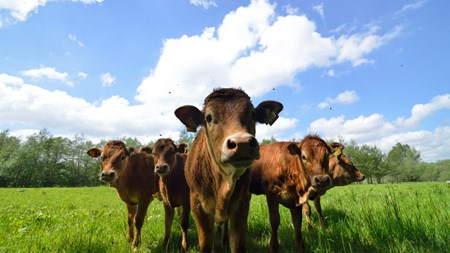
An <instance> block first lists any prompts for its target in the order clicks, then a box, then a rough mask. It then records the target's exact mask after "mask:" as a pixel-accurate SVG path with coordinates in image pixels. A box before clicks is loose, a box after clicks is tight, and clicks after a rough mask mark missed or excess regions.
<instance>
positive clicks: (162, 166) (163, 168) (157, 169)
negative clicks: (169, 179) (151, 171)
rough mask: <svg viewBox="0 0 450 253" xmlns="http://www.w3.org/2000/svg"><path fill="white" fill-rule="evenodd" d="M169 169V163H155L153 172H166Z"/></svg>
mask: <svg viewBox="0 0 450 253" xmlns="http://www.w3.org/2000/svg"><path fill="white" fill-rule="evenodd" d="M168 171H169V165H168V164H167V163H160V164H156V165H155V172H156V173H158V174H166V173H167V172H168Z"/></svg>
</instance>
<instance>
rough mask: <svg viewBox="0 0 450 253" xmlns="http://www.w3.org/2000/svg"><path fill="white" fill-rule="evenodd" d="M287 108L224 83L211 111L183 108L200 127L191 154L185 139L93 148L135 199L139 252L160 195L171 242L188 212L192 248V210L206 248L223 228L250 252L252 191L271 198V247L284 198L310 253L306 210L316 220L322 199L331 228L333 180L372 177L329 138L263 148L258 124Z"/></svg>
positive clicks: (209, 104) (208, 105) (233, 247)
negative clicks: (176, 222)
mask: <svg viewBox="0 0 450 253" xmlns="http://www.w3.org/2000/svg"><path fill="white" fill-rule="evenodd" d="M282 109H283V105H282V104H281V103H279V102H276V101H264V102H261V103H260V104H259V105H258V106H256V107H254V106H253V104H252V102H251V100H250V97H249V96H248V95H247V94H246V93H245V92H244V91H243V90H241V89H234V88H220V89H215V90H214V91H213V92H212V93H211V94H209V95H208V96H207V97H206V98H205V101H204V105H203V108H202V109H198V108H196V107H195V106H191V105H186V106H182V107H179V108H178V109H176V110H175V116H176V117H177V118H178V119H179V120H180V121H181V122H182V123H183V124H184V125H185V126H186V128H187V130H188V131H191V132H197V130H198V132H197V135H196V137H195V139H194V141H193V143H192V145H191V147H190V149H189V151H187V146H186V145H185V144H179V145H178V146H177V145H175V143H174V142H173V141H172V140H171V139H167V138H162V139H159V140H157V141H156V143H155V145H154V146H152V147H143V148H140V149H135V148H131V147H126V146H125V144H124V143H123V142H121V141H109V142H107V143H106V145H105V146H104V147H103V148H102V149H98V148H92V149H89V150H88V152H87V153H88V155H89V156H91V157H100V158H101V168H102V171H101V179H102V180H104V181H106V182H108V183H109V184H110V185H111V186H112V187H114V188H116V189H117V192H118V194H119V197H120V198H121V200H122V201H123V202H125V204H126V207H127V211H128V240H129V241H130V242H132V246H133V248H135V247H137V246H138V245H139V241H140V234H141V229H142V225H143V222H144V218H145V215H146V212H147V209H148V206H149V204H150V202H151V201H152V200H153V199H154V198H157V199H159V200H161V201H162V202H163V205H164V212H165V233H164V239H163V244H164V245H167V244H168V242H169V238H170V233H171V227H172V222H173V219H174V213H175V208H179V209H180V210H181V212H180V223H181V224H180V227H181V240H182V242H181V246H182V250H183V251H187V249H188V241H187V232H188V231H187V230H188V221H189V215H190V213H191V211H192V215H193V218H194V221H195V225H196V228H197V235H198V244H199V248H200V250H201V252H214V250H215V245H214V242H215V230H216V229H217V231H220V234H221V239H222V243H223V244H224V246H226V247H229V249H230V251H231V252H245V251H246V234H247V227H248V226H247V218H248V213H249V210H250V198H251V194H256V195H259V194H264V195H265V196H266V199H267V205H268V210H269V218H270V226H271V237H270V245H269V246H270V251H271V252H277V251H278V249H279V243H278V236H277V231H278V226H279V224H280V214H279V205H280V204H281V205H283V206H285V207H286V208H289V210H290V213H291V217H292V222H293V227H294V232H295V241H296V244H297V247H298V250H299V251H300V252H303V251H305V246H304V243H303V239H302V232H301V223H302V210H303V212H305V215H306V220H307V223H308V225H309V226H311V219H310V212H311V211H310V206H309V204H308V200H314V206H315V208H316V210H317V213H318V217H319V222H320V224H321V225H323V223H324V222H323V216H322V211H321V206H320V196H321V195H323V194H325V192H326V191H327V190H328V189H330V188H331V187H333V186H343V185H347V184H350V183H352V182H356V181H362V180H364V175H363V174H362V173H361V172H360V171H359V170H358V169H356V167H355V166H353V164H352V162H351V161H350V160H349V159H348V158H347V157H346V156H345V155H344V154H343V152H342V150H343V148H344V146H343V145H342V144H340V143H336V142H334V143H331V144H327V143H326V142H325V141H323V140H322V139H321V138H320V137H318V136H317V135H307V136H306V137H305V138H304V139H303V140H301V141H300V142H276V143H272V144H262V145H260V144H259V143H258V141H257V140H256V138H255V134H256V133H255V124H256V122H259V123H264V124H269V125H272V124H273V123H274V122H275V121H276V120H277V118H278V115H279V113H280V112H281V110H282ZM134 229H136V233H134Z"/></svg>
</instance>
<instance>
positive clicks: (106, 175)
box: [100, 171, 117, 183]
mask: <svg viewBox="0 0 450 253" xmlns="http://www.w3.org/2000/svg"><path fill="white" fill-rule="evenodd" d="M100 178H101V180H103V181H105V182H108V183H110V182H112V181H113V180H114V179H116V178H117V176H116V173H115V172H114V171H106V172H102V174H101V176H100Z"/></svg>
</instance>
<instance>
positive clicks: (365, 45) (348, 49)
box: [336, 26, 402, 66]
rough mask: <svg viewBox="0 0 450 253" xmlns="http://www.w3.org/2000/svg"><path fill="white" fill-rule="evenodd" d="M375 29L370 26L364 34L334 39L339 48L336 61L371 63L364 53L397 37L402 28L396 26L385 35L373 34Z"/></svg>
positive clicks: (357, 63) (359, 63) (355, 64)
mask: <svg viewBox="0 0 450 253" xmlns="http://www.w3.org/2000/svg"><path fill="white" fill-rule="evenodd" d="M376 30H377V28H376V27H370V28H369V32H368V33H366V34H352V35H342V36H340V37H339V38H338V40H337V41H336V43H337V46H338V48H339V54H338V56H337V59H336V60H337V62H338V63H342V62H345V61H350V62H351V63H352V64H353V66H359V65H361V64H365V63H371V62H372V61H371V60H369V59H367V58H365V55H367V54H369V53H370V52H372V51H373V50H375V49H377V48H379V47H381V46H382V45H384V44H386V43H388V42H389V41H390V40H392V39H394V38H395V37H397V36H398V35H399V34H400V32H401V30H402V28H401V27H400V26H397V27H395V28H394V29H393V30H392V31H390V32H389V33H387V34H385V35H376V34H374V32H375V31H376Z"/></svg>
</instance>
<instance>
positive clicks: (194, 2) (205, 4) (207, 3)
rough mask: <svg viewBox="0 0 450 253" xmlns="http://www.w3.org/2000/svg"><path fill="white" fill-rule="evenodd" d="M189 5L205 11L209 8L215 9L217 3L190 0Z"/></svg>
mask: <svg viewBox="0 0 450 253" xmlns="http://www.w3.org/2000/svg"><path fill="white" fill-rule="evenodd" d="M190 3H191V4H193V5H195V6H201V7H202V8H203V9H205V10H207V9H208V8H209V7H217V3H216V2H215V1H213V0H190Z"/></svg>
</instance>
